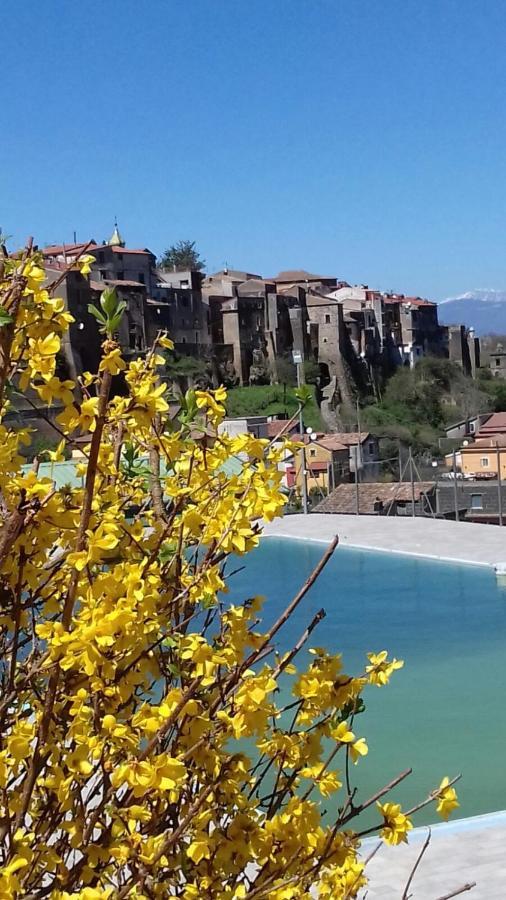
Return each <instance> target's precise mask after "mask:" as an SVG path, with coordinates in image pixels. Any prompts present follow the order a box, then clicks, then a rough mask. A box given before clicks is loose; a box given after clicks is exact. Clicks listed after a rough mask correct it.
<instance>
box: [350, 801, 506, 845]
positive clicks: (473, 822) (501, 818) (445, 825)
mask: <svg viewBox="0 0 506 900" xmlns="http://www.w3.org/2000/svg"><path fill="white" fill-rule="evenodd" d="M497 825H506V809H501V810H498V811H497V812H491V813H480V814H479V815H477V816H464V817H463V818H462V819H453V820H452V821H450V822H434V823H431V824H429V825H417V826H416V828H413V830H412V831H410V833H409V840H408V842H409V843H410V844H416V843H417V842H420V841H423V840H425V838H426V837H427V831H428V829H429V828H430V830H431V835H432V837H436V838H437V837H438V836H439V837H443V836H444V835H445V834H458V833H459V832H462V831H484V830H486V829H488V828H495V827H496V826H497ZM380 841H381V838H380V837H379V836H378V835H372V837H368V838H365V839H364V840H363V841H362V842H361V846H362V847H365V848H367V847H373V846H375V845H376V844H378V843H379V842H380Z"/></svg>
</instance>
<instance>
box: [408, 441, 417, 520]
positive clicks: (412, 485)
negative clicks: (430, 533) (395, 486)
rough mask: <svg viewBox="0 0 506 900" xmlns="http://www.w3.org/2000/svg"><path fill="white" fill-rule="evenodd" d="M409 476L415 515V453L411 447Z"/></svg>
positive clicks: (412, 512)
mask: <svg viewBox="0 0 506 900" xmlns="http://www.w3.org/2000/svg"><path fill="white" fill-rule="evenodd" d="M409 478H410V481H411V515H412V517H413V518H414V517H415V514H416V513H415V480H414V478H413V454H412V452H411V447H410V448H409Z"/></svg>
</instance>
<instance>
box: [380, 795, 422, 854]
mask: <svg viewBox="0 0 506 900" xmlns="http://www.w3.org/2000/svg"><path fill="white" fill-rule="evenodd" d="M376 806H377V807H378V809H379V811H380V813H381V815H382V816H383V822H384V825H383V828H382V829H381V831H380V837H382V838H383V840H384V841H385V843H387V844H390V845H391V846H396V845H397V844H402V843H405V844H407V842H408V832H409V831H411V829H412V828H413V825H412V823H411V822H410V820H409V819H408V817H407V816H406V815H404V813H403V812H402V811H401V806H400V803H376Z"/></svg>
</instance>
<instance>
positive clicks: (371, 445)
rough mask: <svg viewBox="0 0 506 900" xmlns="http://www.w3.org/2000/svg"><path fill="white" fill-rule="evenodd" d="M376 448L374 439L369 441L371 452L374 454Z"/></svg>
mask: <svg viewBox="0 0 506 900" xmlns="http://www.w3.org/2000/svg"><path fill="white" fill-rule="evenodd" d="M374 450H375V446H374V441H369V453H370V454H373V453H374Z"/></svg>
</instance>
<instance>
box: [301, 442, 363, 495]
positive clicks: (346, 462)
mask: <svg viewBox="0 0 506 900" xmlns="http://www.w3.org/2000/svg"><path fill="white" fill-rule="evenodd" d="M304 456H305V471H306V484H307V489H308V491H311V490H318V491H320V492H321V493H323V494H327V493H328V491H329V489H330V490H332V489H333V488H334V487H335V485H336V484H339V483H340V482H342V481H348V480H349V476H350V456H349V448H348V447H347V446H346V445H345V444H342V443H341V442H340V441H339V440H338V439H337V437H336V436H335V435H332V434H323V435H320V434H319V435H318V436H317V438H316V440H311V439H310V437H309V436H308V435H306V438H305V442H304ZM302 473H303V469H302V453H301V451H300V450H299V451H297V453H296V454H295V458H294V461H293V465H292V466H291V467H290V469H289V470H288V472H287V475H288V486H289V487H293V486H295V487H296V490H297V493H298V494H300V493H301V492H302V477H303V475H302ZM329 479H330V484H329Z"/></svg>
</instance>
